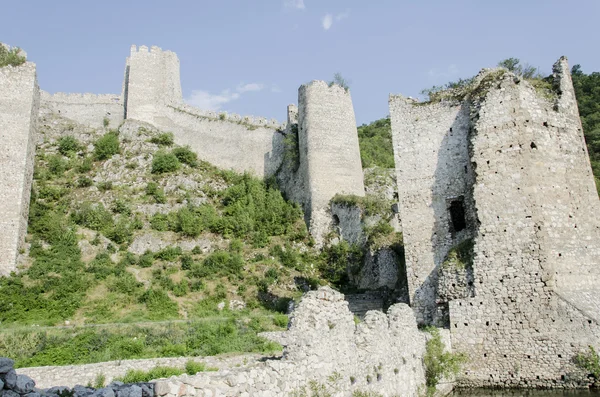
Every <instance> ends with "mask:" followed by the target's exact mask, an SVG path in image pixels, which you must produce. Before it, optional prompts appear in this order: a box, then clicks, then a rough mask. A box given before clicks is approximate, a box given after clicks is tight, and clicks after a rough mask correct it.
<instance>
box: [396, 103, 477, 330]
mask: <svg viewBox="0 0 600 397" xmlns="http://www.w3.org/2000/svg"><path fill="white" fill-rule="evenodd" d="M390 116H391V121H392V132H393V133H392V140H393V144H394V160H395V162H396V164H397V167H396V180H397V184H398V196H399V199H398V201H399V209H400V211H399V212H400V219H401V223H402V232H403V238H404V245H405V255H406V268H407V276H408V289H409V295H410V304H411V306H412V307H413V308H414V309H415V312H416V316H417V321H418V322H419V323H422V324H431V323H437V321H438V320H437V317H438V314H437V310H438V308H437V305H436V301H435V295H436V285H437V271H436V268H437V267H438V266H439V265H440V264H441V263H442V261H443V260H444V258H445V257H446V255H447V254H448V251H449V250H450V248H452V247H453V246H454V245H456V244H458V243H459V242H461V241H462V240H464V239H466V238H468V237H469V236H470V235H471V234H472V230H473V229H472V226H471V227H467V228H466V229H464V230H462V231H460V232H455V231H454V230H453V228H452V223H451V220H450V214H449V205H450V203H451V202H452V200H455V199H457V198H460V197H464V199H465V202H464V206H465V210H466V214H465V215H466V217H467V221H468V222H467V224H471V225H473V224H474V223H475V222H474V219H473V218H474V214H473V210H472V207H473V206H472V203H471V202H469V195H468V192H469V188H470V181H471V180H472V178H473V170H472V169H471V164H470V161H469V153H468V148H467V145H466V139H467V135H468V132H469V109H468V108H467V107H465V106H461V105H460V104H455V103H448V102H442V103H436V104H431V105H420V104H417V103H414V101H412V100H410V99H407V98H404V97H402V96H399V95H398V96H390ZM469 218H470V219H469ZM440 325H443V324H440Z"/></svg>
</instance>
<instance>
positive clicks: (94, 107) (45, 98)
mask: <svg viewBox="0 0 600 397" xmlns="http://www.w3.org/2000/svg"><path fill="white" fill-rule="evenodd" d="M46 113H55V114H60V115H61V116H62V117H66V118H69V119H71V120H73V121H75V122H77V123H79V124H83V125H86V126H88V127H92V128H100V127H103V126H104V120H105V119H107V120H108V126H109V127H111V128H116V127H118V126H119V125H120V124H121V123H122V122H123V118H124V109H123V101H122V98H121V95H116V94H115V95H113V94H100V95H94V94H65V93H62V92H57V93H56V94H53V95H51V94H49V93H47V92H45V91H41V97H40V114H46Z"/></svg>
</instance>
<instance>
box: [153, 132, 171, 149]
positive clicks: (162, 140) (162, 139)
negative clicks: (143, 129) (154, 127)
mask: <svg viewBox="0 0 600 397" xmlns="http://www.w3.org/2000/svg"><path fill="white" fill-rule="evenodd" d="M150 142H152V143H155V144H157V145H158V146H173V143H175V137H174V136H173V133H172V132H163V133H160V134H157V135H155V136H153V137H152V138H150Z"/></svg>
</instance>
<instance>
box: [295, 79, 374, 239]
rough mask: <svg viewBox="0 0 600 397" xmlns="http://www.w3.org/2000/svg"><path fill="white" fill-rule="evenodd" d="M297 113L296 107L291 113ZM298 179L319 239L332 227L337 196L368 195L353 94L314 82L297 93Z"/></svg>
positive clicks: (313, 229) (310, 226)
mask: <svg viewBox="0 0 600 397" xmlns="http://www.w3.org/2000/svg"><path fill="white" fill-rule="evenodd" d="M291 110H292V111H293V109H291ZM298 147H299V156H300V159H299V161H300V167H299V176H300V177H301V178H302V179H303V180H304V183H303V186H304V189H305V190H306V193H305V194H306V196H305V199H306V203H305V209H304V210H305V213H306V215H307V216H308V217H309V218H310V221H309V230H310V232H311V234H312V235H313V236H314V237H315V238H316V239H317V241H319V240H320V239H321V238H322V237H323V235H324V234H325V233H327V230H328V228H329V225H330V224H331V215H330V214H329V213H328V211H329V201H330V200H331V199H332V198H333V196H335V195H336V194H338V193H339V194H354V195H357V196H364V194H365V188H364V180H363V172H362V164H361V160H360V148H359V145H358V133H357V130H356V118H355V116H354V108H353V106H352V98H351V97H350V92H348V91H347V90H345V89H344V88H342V87H340V86H338V85H332V86H329V85H328V84H327V83H325V82H324V81H313V82H311V83H308V84H305V85H302V86H301V87H300V89H299V90H298Z"/></svg>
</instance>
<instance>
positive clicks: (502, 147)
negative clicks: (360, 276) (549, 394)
mask: <svg viewBox="0 0 600 397" xmlns="http://www.w3.org/2000/svg"><path fill="white" fill-rule="evenodd" d="M390 111H391V115H392V128H393V137H394V149H395V155H396V164H397V168H398V170H397V174H398V187H399V196H400V207H401V211H402V217H401V218H402V226H403V230H404V236H405V239H404V243H405V246H406V251H407V273H408V274H407V276H408V280H409V288H413V289H415V290H416V291H418V289H419V288H422V289H423V288H426V289H427V290H428V291H429V292H428V294H427V295H425V296H424V302H425V304H424V305H422V304H419V302H418V301H417V302H415V298H416V297H417V298H418V297H419V295H418V293H411V303H413V307H414V308H415V310H416V311H417V312H419V311H424V313H423V314H421V315H420V318H422V319H423V320H425V321H430V322H435V321H436V320H439V319H440V318H443V319H444V320H445V321H448V326H449V327H450V331H451V337H452V346H453V348H454V349H455V350H456V351H459V352H464V353H466V354H467V355H468V362H467V364H466V367H465V368H464V371H463V372H462V373H461V375H460V376H459V378H458V382H459V384H460V385H462V386H475V387H481V386H488V387H489V386H493V387H543V388H554V387H585V386H587V385H588V380H587V378H586V376H585V375H586V374H585V373H584V371H582V370H580V369H578V368H577V366H576V365H575V364H574V361H573V359H574V357H575V356H576V355H577V354H578V353H580V352H583V351H585V350H586V349H587V346H589V345H592V346H595V347H598V346H599V344H600V328H599V327H598V317H599V316H598V315H597V309H598V307H600V300H599V298H598V297H599V296H600V294H599V292H600V283H599V280H598V273H597V272H594V270H593V269H594V268H596V266H597V262H598V257H599V253H600V251H599V248H600V239H599V237H600V236H598V233H599V228H598V224H597V214H598V210H599V208H598V206H599V205H600V202H599V201H598V196H597V193H596V189H595V185H594V179H593V176H592V171H591V167H590V163H589V159H588V157H587V152H586V146H585V141H584V139H583V133H582V129H581V123H580V121H579V117H578V111H577V104H576V102H575V96H574V92H573V87H572V82H571V79H570V75H569V69H568V65H567V62H566V59H564V58H561V59H560V60H559V61H558V62H557V63H556V64H555V65H554V84H553V89H552V90H548V89H543V88H537V89H536V88H534V87H533V86H532V85H531V84H530V83H529V82H527V81H525V80H523V79H522V78H520V77H518V76H515V75H513V74H511V73H509V72H507V71H505V70H484V71H483V72H482V73H481V74H480V75H478V76H477V78H476V79H475V83H474V86H473V87H472V91H471V92H470V93H469V94H468V96H467V97H466V100H464V101H463V102H462V103H458V102H447V103H444V102H442V103H434V104H416V103H410V102H409V101H407V100H404V99H403V98H400V97H392V98H391V101H390ZM440 120H443V122H440ZM453 134H458V136H457V137H456V139H455V140H453ZM411 136H420V138H419V139H418V140H417V141H414V142H406V140H410V139H411ZM440 137H443V138H441V139H440ZM413 148H414V150H413ZM432 153H433V154H434V156H432V160H430V161H427V160H426V159H425V157H427V155H431V154H432ZM452 153H454V155H453V154H452ZM419 164H420V165H421V166H420V167H419ZM424 174H425V175H424ZM415 180H416V181H415ZM403 189H404V190H405V192H403V191H402V190H403ZM407 192H409V194H407ZM457 195H460V196H462V197H463V198H462V201H463V212H464V215H465V216H464V218H465V219H464V226H465V229H464V230H465V231H464V232H463V233H464V234H465V235H464V237H463V239H466V238H472V239H473V245H472V247H473V248H472V250H471V251H468V252H469V254H468V255H466V258H463V260H464V263H463V266H464V267H466V268H467V271H466V272H465V269H463V270H462V273H461V271H460V270H459V267H452V266H451V267H449V268H447V269H446V268H445V267H444V268H442V269H440V264H441V262H443V261H444V259H445V258H446V257H447V255H448V253H449V248H451V247H454V248H456V247H457V245H458V243H459V242H460V241H459V240H460V238H459V239H457V238H450V237H452V226H453V225H454V223H455V222H454V219H453V218H454V216H455V215H456V214H455V213H454V214H453V211H452V207H447V206H445V205H444V204H445V203H447V201H448V199H452V197H456V196H457ZM411 197H412V199H411ZM444 202H445V203H444ZM436 203H437V204H436ZM411 208H412V211H413V213H412V214H411V213H409V210H410V209H411ZM438 213H439V214H441V215H442V216H436V214H438ZM444 213H446V214H447V215H445V218H444V216H443V214H444ZM416 217H419V218H418V219H416V220H415V218H416ZM440 225H441V227H440ZM440 232H442V233H446V237H445V238H442V236H440ZM448 233H450V235H448ZM464 242H466V241H464ZM444 266H446V265H444ZM439 274H442V275H443V276H444V278H443V280H436V278H437V277H438V275H439ZM426 277H431V280H428V279H427V278H426ZM428 282H429V283H428ZM438 282H440V283H442V285H438ZM411 284H412V286H411ZM463 284H466V285H463ZM448 301H449V302H448ZM415 303H417V304H415ZM446 305H447V309H448V312H447V313H441V314H443V316H439V315H438V316H436V315H433V316H432V315H431V313H432V309H434V310H437V312H438V314H440V312H442V311H444V310H445V308H446ZM434 313H435V312H434ZM447 315H448V317H446V316H447ZM418 317H419V314H418Z"/></svg>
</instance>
